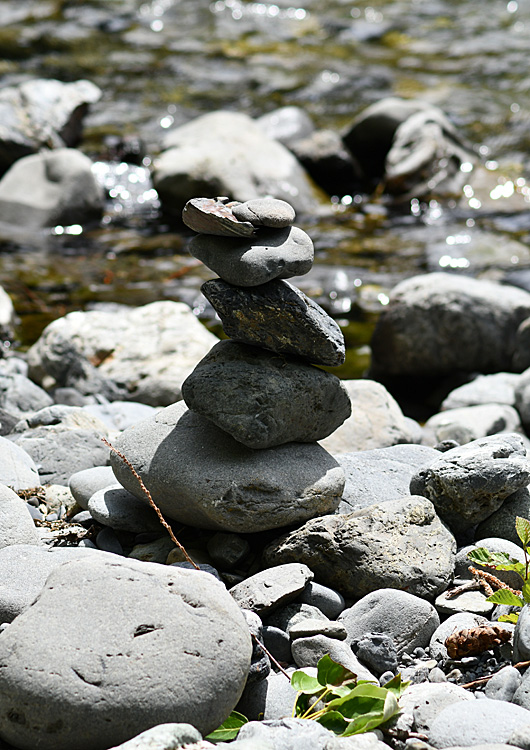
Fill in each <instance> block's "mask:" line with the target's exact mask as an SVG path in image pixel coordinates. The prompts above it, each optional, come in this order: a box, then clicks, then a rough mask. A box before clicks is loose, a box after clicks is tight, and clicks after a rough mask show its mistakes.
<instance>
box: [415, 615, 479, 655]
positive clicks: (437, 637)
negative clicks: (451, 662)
mask: <svg viewBox="0 0 530 750" xmlns="http://www.w3.org/2000/svg"><path fill="white" fill-rule="evenodd" d="M488 622H489V621H488V620H487V619H486V618H485V617H482V615H474V614H471V613H470V612H460V613H458V614H456V615H451V616H450V617H448V618H447V620H444V622H442V623H441V625H438V627H437V628H436V630H435V631H434V633H433V634H432V636H431V640H430V642H429V649H430V654H431V657H432V658H433V659H436V660H440V659H447V658H448V655H447V649H446V647H445V641H446V639H447V638H448V637H449V636H450V635H451V634H452V633H456V632H457V631H459V630H465V629H469V628H476V627H477V626H479V625H487V624H488Z"/></svg>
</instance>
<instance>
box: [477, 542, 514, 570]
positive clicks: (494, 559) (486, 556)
mask: <svg viewBox="0 0 530 750" xmlns="http://www.w3.org/2000/svg"><path fill="white" fill-rule="evenodd" d="M467 556H468V558H469V560H471V562H474V563H476V564H478V565H484V564H488V565H494V566H495V567H497V566H500V565H503V566H512V565H514V564H515V565H517V564H520V563H518V561H517V560H514V558H513V557H510V555H508V554H506V552H490V551H489V549H486V548H485V547H477V549H472V550H470V551H469V552H468V553H467ZM511 569H512V568H511V567H505V568H503V570H511Z"/></svg>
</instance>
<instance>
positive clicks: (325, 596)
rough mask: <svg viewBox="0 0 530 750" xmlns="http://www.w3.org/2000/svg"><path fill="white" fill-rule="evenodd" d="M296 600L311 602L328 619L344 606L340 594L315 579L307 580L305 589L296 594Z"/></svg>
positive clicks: (331, 618) (305, 602)
mask: <svg viewBox="0 0 530 750" xmlns="http://www.w3.org/2000/svg"><path fill="white" fill-rule="evenodd" d="M297 601H299V602H301V603H302V604H311V605H313V607H318V609H319V610H320V611H321V612H322V614H324V615H326V617H329V619H330V620H335V619H336V618H337V617H338V616H339V615H340V613H341V612H342V610H343V609H345V608H346V603H345V601H344V597H343V596H342V594H339V592H338V591H335V589H330V588H329V587H328V586H323V585H322V584H321V583H317V582H316V581H309V583H308V584H307V586H306V587H305V589H304V590H303V591H302V593H301V594H300V595H299V596H298V598H297Z"/></svg>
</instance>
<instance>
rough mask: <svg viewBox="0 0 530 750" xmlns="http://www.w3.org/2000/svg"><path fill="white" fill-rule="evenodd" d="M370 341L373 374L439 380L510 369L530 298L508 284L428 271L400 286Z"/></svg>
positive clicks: (392, 292)
mask: <svg viewBox="0 0 530 750" xmlns="http://www.w3.org/2000/svg"><path fill="white" fill-rule="evenodd" d="M389 296H390V302H389V304H388V305H387V306H386V307H385V309H384V310H383V312H382V313H381V316H380V317H379V320H378V322H377V325H376V328H375V331H374V334H373V337H372V342H371V346H372V352H373V361H372V372H373V373H374V374H375V373H377V374H381V375H382V374H385V375H422V376H440V375H445V374H449V373H452V372H455V371H464V372H502V371H510V370H511V369H512V352H513V347H514V342H515V335H516V332H517V328H518V326H519V324H520V323H521V321H523V320H524V319H525V318H527V317H529V315H530V294H529V293H528V292H525V291H523V290H522V289H517V288H515V287H510V286H507V285H502V284H496V283H494V282H492V281H484V280H478V279H472V278H468V277H466V276H457V275H455V274H448V273H430V274H425V275H422V276H414V277H412V278H410V279H406V280H405V281H402V282H400V283H399V284H398V285H397V286H396V287H394V289H393V290H392V291H391V292H390V295H389Z"/></svg>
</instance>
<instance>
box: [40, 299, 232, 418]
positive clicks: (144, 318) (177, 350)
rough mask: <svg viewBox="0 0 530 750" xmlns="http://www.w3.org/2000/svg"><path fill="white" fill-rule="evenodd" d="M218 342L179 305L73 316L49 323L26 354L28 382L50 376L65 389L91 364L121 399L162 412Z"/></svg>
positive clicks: (155, 304)
mask: <svg viewBox="0 0 530 750" xmlns="http://www.w3.org/2000/svg"><path fill="white" fill-rule="evenodd" d="M217 341H218V339H217V337H216V336H214V335H213V334H211V333H210V332H209V331H207V330H206V328H205V327H204V326H203V325H202V324H201V323H199V321H198V320H197V318H196V317H195V315H193V313H192V312H191V310H190V309H189V307H188V306H187V305H185V304H184V303H181V302H172V301H169V300H165V301H160V302H152V303H151V304H149V305H144V306H143V307H135V308H128V307H123V308H119V309H118V310H116V311H106V310H89V311H88V312H80V311H76V312H73V313H69V314H68V315H66V316H65V317H64V318H59V319H58V320H54V321H53V322H52V323H50V324H49V325H48V326H47V327H46V328H45V329H44V331H43V333H42V335H41V337H40V338H39V340H38V341H37V342H36V343H35V344H34V345H33V346H32V347H31V348H30V350H29V351H28V363H29V367H30V377H31V378H32V379H33V380H36V381H37V382H40V381H41V380H42V378H43V377H44V376H45V375H51V376H52V377H53V378H54V379H55V380H56V382H57V384H58V385H67V384H68V378H69V373H71V372H73V373H74V374H75V371H76V367H77V365H78V363H79V361H81V362H86V363H88V364H90V363H94V362H95V363H97V370H96V372H97V374H98V375H99V376H100V377H102V378H103V379H105V380H106V381H109V382H111V383H113V384H114V386H115V388H117V389H118V390H121V391H122V392H123V395H122V398H125V399H126V400H128V401H140V402H141V403H147V404H150V405H152V406H166V405H167V404H171V403H173V402H174V401H176V400H178V399H179V398H180V386H181V384H182V381H183V380H184V379H185V378H186V377H187V376H188V375H189V373H190V372H191V371H192V370H193V368H194V367H195V365H196V364H197V362H199V360H200V359H202V357H203V356H204V355H205V354H206V352H207V351H208V350H209V349H210V347H212V346H213V345H214V344H215V343H216V342H217ZM78 385H79V384H78ZM99 385H100V384H99V383H98V382H95V383H94V388H95V390H94V391H93V392H94V393H99V392H100V391H99V390H98V388H99ZM88 390H90V389H88Z"/></svg>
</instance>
